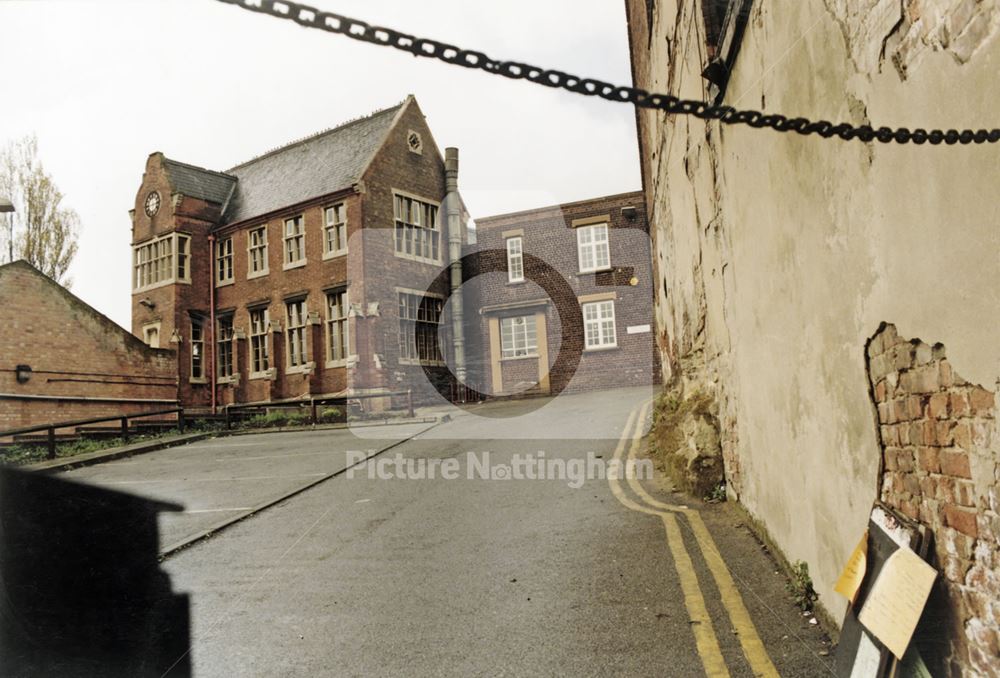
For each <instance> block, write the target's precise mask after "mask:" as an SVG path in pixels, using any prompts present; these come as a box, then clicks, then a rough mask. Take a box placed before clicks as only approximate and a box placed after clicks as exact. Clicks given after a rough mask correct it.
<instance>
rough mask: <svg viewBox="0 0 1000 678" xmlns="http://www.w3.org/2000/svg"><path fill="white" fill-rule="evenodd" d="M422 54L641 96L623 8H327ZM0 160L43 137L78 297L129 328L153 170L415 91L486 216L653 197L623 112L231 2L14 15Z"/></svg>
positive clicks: (288, 133)
mask: <svg viewBox="0 0 1000 678" xmlns="http://www.w3.org/2000/svg"><path fill="white" fill-rule="evenodd" d="M311 4H313V5H314V6H317V7H320V8H321V9H328V10H331V11H335V12H338V13H340V14H345V15H347V16H353V17H357V18H360V19H364V20H366V21H369V22H371V23H380V24H384V25H387V26H391V27H394V28H398V29H400V30H403V31H407V32H410V33H413V34H416V35H419V36H422V37H432V38H436V39H440V40H443V41H447V42H451V43H452V44H456V45H459V46H462V47H468V48H476V49H480V50H482V51H485V52H486V53H488V54H490V55H491V56H494V57H496V58H504V59H511V60H517V61H526V62H530V63H536V64H537V65H541V66H548V67H554V68H559V69H562V70H566V71H569V72H572V73H574V74H578V75H581V76H587V77H594V78H600V79H605V80H609V81H612V82H615V83H622V84H628V83H629V82H630V70H629V63H628V40H627V34H626V27H625V11H624V3H623V2H622V1H621V0H507V1H506V2H486V1H485V0H420V1H419V2H417V1H415V0H315V1H314V2H312V3H311ZM0 64H3V67H2V68H0V73H2V90H0V91H2V94H0V101H2V109H0V144H6V142H7V141H9V140H11V139H14V138H17V137H20V136H23V135H25V134H30V133H35V134H37V135H38V141H39V148H40V155H41V159H42V162H43V163H44V165H45V167H46V169H47V170H48V171H49V172H50V173H51V174H52V175H53V177H54V178H55V180H56V183H57V184H58V186H59V187H60V188H61V189H62V190H63V192H64V193H65V195H66V199H65V202H66V204H67V205H68V206H70V207H73V208H74V209H76V210H77V211H78V212H79V214H80V217H81V221H82V234H81V236H80V251H79V254H78V255H77V258H76V260H75V261H74V263H73V266H72V267H71V269H70V276H71V277H72V278H73V281H74V284H73V291H74V292H75V293H76V294H78V295H79V296H80V297H82V298H83V299H84V300H85V301H87V302H88V303H90V304H91V305H93V306H95V307H96V308H97V309H98V310H100V311H102V312H103V313H105V314H107V315H109V316H110V317H111V318H112V319H114V320H115V321H117V322H118V323H120V324H122V325H123V326H125V327H130V310H129V309H130V301H129V299H130V267H129V262H130V256H131V254H130V245H129V239H130V232H129V228H130V225H129V218H128V210H129V209H130V208H131V207H132V205H133V203H134V200H135V195H136V192H137V190H138V188H139V183H140V181H141V179H142V172H143V168H144V165H145V161H146V157H147V156H148V155H149V154H150V153H152V152H153V151H162V152H163V153H165V154H166V155H167V156H168V157H171V158H175V159H177V160H181V161H184V162H189V163H192V164H195V165H200V166H203V167H208V168H211V169H217V170H225V169H227V168H229V167H232V166H233V165H236V164H238V163H239V162H242V161H244V160H248V159H250V158H251V157H254V156H256V155H260V154H261V153H263V152H265V151H267V150H269V149H271V148H274V147H277V146H281V145H284V144H286V143H288V142H289V141H292V140H294V139H297V138H300V137H303V136H306V135H309V134H312V133H314V132H317V131H320V130H323V129H326V128H329V127H333V126H336V125H338V124H340V123H342V122H344V121H346V120H349V119H352V118H355V117H358V116H362V115H366V114H368V113H370V112H371V111H373V110H375V109H378V108H385V107H388V106H391V105H393V104H396V103H397V102H399V101H401V100H402V99H403V98H404V97H405V96H406V95H407V94H410V93H412V94H414V95H416V97H417V100H418V101H419V103H420V106H421V108H422V109H423V111H424V113H425V114H426V115H427V118H428V123H429V124H430V127H431V131H432V132H433V134H434V137H435V139H436V141H437V142H438V145H439V146H440V147H441V148H444V147H445V146H457V147H459V149H460V150H461V159H462V174H461V176H460V184H461V188H462V192H463V194H464V196H465V199H466V202H467V203H468V205H469V208H470V210H471V212H472V213H473V217H476V216H478V217H483V216H488V215H491V214H496V213H500V212H508V211H512V210H519V209H526V208H530V207H538V206H542V205H546V204H552V203H557V202H567V201H572V200H580V199H584V198H590V197H597V196H600V195H606V194H611V193H617V192H621V191H629V190H638V189H639V188H640V177H639V164H638V162H639V161H638V150H637V144H636V135H635V119H634V114H633V111H632V109H631V108H630V107H629V106H627V105H622V104H612V103H608V102H605V101H603V100H599V99H589V98H585V97H580V96H576V95H572V94H568V93H561V92H558V91H555V90H550V89H548V88H543V87H539V86H536V85H531V84H529V83H526V82H516V81H509V80H506V79H504V78H499V77H495V76H488V75H486V74H484V73H481V72H475V71H469V70H466V69H463V68H459V67H456V66H449V65H447V64H444V63H440V62H434V61H431V60H428V59H416V58H414V57H412V56H409V55H406V54H404V53H402V52H399V51H396V50H390V49H386V48H381V47H375V46H372V45H367V44H364V43H359V42H356V41H353V40H348V39H346V38H343V37H340V36H335V35H332V34H328V33H324V32H321V31H316V30H308V29H305V28H301V27H299V26H297V25H295V24H293V23H292V22H288V21H279V20H277V19H273V18H270V17H267V16H262V15H257V14H253V13H250V12H247V11H245V10H241V9H239V8H236V7H231V6H228V5H225V4H222V3H220V2H217V1H216V0H23V1H21V0H0Z"/></svg>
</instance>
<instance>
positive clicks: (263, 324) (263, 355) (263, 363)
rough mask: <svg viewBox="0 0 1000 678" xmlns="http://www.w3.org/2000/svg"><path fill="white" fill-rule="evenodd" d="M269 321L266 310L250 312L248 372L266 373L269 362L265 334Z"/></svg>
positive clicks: (260, 309) (259, 309)
mask: <svg viewBox="0 0 1000 678" xmlns="http://www.w3.org/2000/svg"><path fill="white" fill-rule="evenodd" d="M269 326H270V321H269V318H268V314H267V309H266V308H258V309H254V310H252V311H250V372H251V373H253V374H261V373H263V372H267V370H268V368H269V367H270V361H269V356H268V349H267V333H268V331H269Z"/></svg>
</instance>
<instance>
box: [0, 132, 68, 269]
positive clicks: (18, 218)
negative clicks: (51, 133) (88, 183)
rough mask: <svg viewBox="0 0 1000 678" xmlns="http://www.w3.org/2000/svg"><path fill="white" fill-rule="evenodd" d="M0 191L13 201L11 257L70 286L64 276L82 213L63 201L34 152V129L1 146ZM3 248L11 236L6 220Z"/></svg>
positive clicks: (36, 148) (36, 147)
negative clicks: (12, 252)
mask: <svg viewBox="0 0 1000 678" xmlns="http://www.w3.org/2000/svg"><path fill="white" fill-rule="evenodd" d="M0 195H2V196H4V197H7V198H9V199H10V201H11V202H12V203H14V208H15V210H16V211H15V212H14V214H13V215H8V216H13V219H14V258H15V259H18V258H20V259H25V260H27V261H28V262H29V263H31V264H32V265H33V266H35V267H36V268H37V269H39V270H40V271H42V272H43V273H45V274H46V275H47V276H49V277H50V278H52V279H54V280H56V281H57V282H60V283H62V284H63V285H66V286H67V287H69V286H70V285H71V284H72V281H71V280H69V279H68V278H67V277H66V272H67V271H68V270H69V266H70V263H71V262H72V261H73V257H75V256H76V251H77V239H78V237H79V231H80V217H79V215H78V214H77V213H76V211H75V210H73V209H71V208H69V207H63V206H62V200H63V194H62V192H61V191H60V190H59V188H58V187H57V186H56V184H55V182H54V181H53V180H52V177H51V176H50V175H49V174H48V173H47V172H46V171H45V169H44V168H43V167H42V163H41V160H39V158H38V139H37V138H36V137H35V136H34V135H32V136H27V137H24V138H22V139H18V140H17V141H12V142H10V143H8V144H7V146H6V147H4V149H3V150H2V151H0ZM2 225H3V226H4V228H3V229H0V230H2V231H3V234H2V240H0V242H2V243H3V246H4V247H3V250H4V251H6V249H7V247H8V242H9V233H8V231H7V228H6V226H7V224H2Z"/></svg>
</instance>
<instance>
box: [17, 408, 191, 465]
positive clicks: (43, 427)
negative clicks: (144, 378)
mask: <svg viewBox="0 0 1000 678" xmlns="http://www.w3.org/2000/svg"><path fill="white" fill-rule="evenodd" d="M168 414H176V415H177V430H178V431H179V432H181V433H183V432H184V408H183V407H174V408H171V409H169V410H157V411H155V412H141V413H138V414H116V415H113V416H110V417H94V418H92V419H77V420H74V421H62V422H54V423H48V424H40V425H38V426H25V427H23V428H13V429H9V430H7V431H0V438H6V437H8V436H10V437H13V436H20V435H27V434H29V433H38V432H41V431H44V432H46V434H47V437H46V441H45V444H46V446H47V447H48V458H49V459H55V458H56V430H58V429H61V428H75V427H77V426H90V425H91V424H103V423H105V422H108V421H118V422H121V433H122V439H124V440H125V442H128V439H129V435H130V434H129V425H128V423H129V420H130V419H142V418H144V417H162V416H165V415H168Z"/></svg>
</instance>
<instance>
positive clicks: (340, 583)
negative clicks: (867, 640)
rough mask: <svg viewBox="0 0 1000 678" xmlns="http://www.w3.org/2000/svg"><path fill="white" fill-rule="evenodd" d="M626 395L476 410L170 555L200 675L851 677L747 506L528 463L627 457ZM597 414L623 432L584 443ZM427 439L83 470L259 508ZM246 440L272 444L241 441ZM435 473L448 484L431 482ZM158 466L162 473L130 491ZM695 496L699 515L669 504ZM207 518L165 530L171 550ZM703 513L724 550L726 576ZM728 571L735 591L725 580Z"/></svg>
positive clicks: (260, 447) (91, 476)
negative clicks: (837, 665)
mask: <svg viewBox="0 0 1000 678" xmlns="http://www.w3.org/2000/svg"><path fill="white" fill-rule="evenodd" d="M612 395H614V397H609V394H608V393H595V394H582V395H573V396H561V397H560V398H558V399H556V400H555V401H553V402H552V403H551V404H550V406H548V407H547V408H546V409H547V411H548V412H549V415H547V416H545V417H535V418H534V419H533V420H532V421H530V422H528V421H526V420H524V419H523V418H522V417H520V416H519V415H523V414H524V413H526V412H527V411H528V410H532V409H534V408H535V407H536V405H533V404H531V403H529V402H527V401H520V402H507V403H491V404H489V405H484V406H480V407H481V408H483V409H475V408H473V409H472V410H471V412H469V413H463V414H461V415H459V416H456V417H455V419H454V420H453V421H450V422H447V423H444V424H440V425H438V426H437V427H434V428H432V429H430V430H428V431H426V432H424V433H422V434H418V435H416V436H415V437H413V438H412V439H410V440H406V441H405V442H402V443H401V444H399V445H398V446H396V447H394V448H392V449H390V450H388V451H386V452H384V453H383V454H382V455H380V456H378V457H377V458H375V459H373V460H371V461H368V462H367V463H366V464H363V465H362V466H360V467H359V468H357V469H356V470H355V471H350V472H347V473H344V474H341V475H339V476H337V477H333V478H330V479H329V480H327V481H325V482H322V483H321V484H319V485H316V486H315V487H313V488H312V489H309V490H308V491H305V492H303V493H301V494H298V495H296V496H295V497H293V498H291V499H288V500H287V501H284V502H281V503H279V504H277V505H275V506H273V507H271V508H268V509H267V510H265V511H262V512H260V513H257V514H256V515H253V516H252V517H250V518H248V519H247V520H244V521H242V522H239V523H237V524H236V525H234V526H232V527H230V528H229V529H227V530H225V531H223V532H221V533H218V534H216V535H214V536H213V537H212V538H210V539H208V540H205V541H200V542H198V543H196V544H194V545H192V546H190V547H189V548H187V549H185V550H183V551H180V552H178V553H177V554H175V555H173V556H171V557H170V558H169V559H167V560H166V561H165V562H164V563H163V567H164V569H165V570H166V571H167V572H168V573H169V574H170V576H171V579H172V583H173V587H174V589H175V590H178V591H184V592H187V593H189V594H190V596H191V600H192V610H191V613H192V638H191V650H190V652H191V659H192V663H193V666H194V670H195V674H194V675H195V676H198V677H207V676H220V677H221V676H226V677H229V676H376V675H377V676H536V675H537V676H551V675H578V676H604V675H630V676H632V675H634V676H702V675H706V674H707V675H713V676H715V675H731V676H754V675H782V676H810V677H812V676H822V675H832V673H831V671H830V666H831V665H832V658H831V657H828V656H821V655H820V652H826V651H827V650H828V645H827V644H824V642H823V640H822V633H821V632H820V631H819V629H818V628H817V627H816V626H813V625H810V624H809V623H808V621H809V620H808V619H807V618H804V617H803V616H802V614H801V613H800V612H799V611H798V610H797V609H796V608H795V607H794V606H793V605H792V604H791V602H790V600H789V599H788V596H787V594H786V592H785V588H784V585H785V580H784V578H783V577H782V576H781V575H779V574H778V573H777V571H776V567H775V566H774V564H773V563H772V562H771V560H770V559H769V558H768V557H767V556H766V554H764V553H763V552H762V550H761V547H760V546H759V545H758V544H757V542H756V541H755V540H754V539H753V538H752V537H751V536H750V535H749V534H748V533H747V531H746V530H745V529H743V528H740V527H738V525H737V524H738V522H739V520H740V518H739V517H738V515H737V514H736V513H735V512H734V511H733V510H732V507H727V506H726V505H712V506H708V505H701V504H699V503H697V502H694V503H692V501H691V500H690V499H686V500H685V499H683V498H679V497H673V496H670V495H669V494H667V493H664V492H663V490H662V486H661V485H660V484H659V483H657V482H655V481H653V482H647V483H644V484H643V485H642V487H641V488H640V489H641V490H642V491H643V492H646V493H647V494H646V498H643V496H642V494H641V493H637V492H636V489H635V487H634V486H630V484H629V483H626V482H624V481H621V482H618V481H614V482H610V483H609V481H608V480H607V479H605V478H603V477H593V478H590V479H586V480H582V482H581V483H580V486H577V485H578V483H576V482H573V480H572V478H558V477H557V478H554V479H552V478H550V479H534V480H531V479H520V480H518V479H511V478H510V477H509V476H510V475H512V474H514V473H515V471H514V469H513V468H509V467H510V466H511V462H514V461H515V459H514V455H521V457H522V459H523V458H525V457H526V456H527V455H531V456H532V458H533V459H534V460H535V461H537V460H538V459H540V458H541V453H542V452H544V458H545V459H546V460H558V461H557V462H556V464H557V466H558V463H559V462H563V463H568V465H567V466H566V468H569V466H571V465H572V464H578V465H581V466H582V465H585V464H586V463H587V462H588V460H590V462H591V463H592V464H593V465H594V467H595V468H596V467H597V466H598V465H599V464H600V463H606V462H610V461H611V460H612V459H613V458H615V457H616V454H617V455H618V456H619V457H621V458H624V457H625V456H627V454H628V452H629V450H630V449H631V448H632V444H631V443H632V441H633V439H635V438H636V437H637V436H638V435H639V434H641V427H639V429H640V430H639V431H638V432H637V430H636V427H635V426H634V423H635V422H637V421H639V418H640V417H641V415H642V411H641V408H640V407H639V406H640V405H641V401H642V400H644V399H645V394H643V393H642V392H641V391H639V390H633V391H628V390H626V391H620V392H617V393H615V394H612ZM486 408H488V410H487V409H486ZM486 414H488V415H489V416H482V415H486ZM581 418H585V419H586V420H587V422H588V429H589V430H597V431H604V432H606V433H605V434H604V436H605V437H597V438H592V439H582V438H580V437H578V436H577V435H576V434H575V432H576V431H577V430H578V428H579V427H578V426H575V425H574V422H575V421H579V420H580V419H581ZM529 419H530V417H529ZM512 431H513V432H516V436H517V437H512V436H513V435H514V434H512V433H511V432H512ZM415 432H416V431H407V432H406V433H405V434H404V432H403V431H402V429H400V433H399V434H398V436H397V437H395V438H394V439H393V440H391V441H390V440H382V441H372V440H360V439H356V438H355V439H351V433H349V432H346V431H344V432H334V433H332V432H311V433H283V434H273V435H261V436H244V437H238V438H227V439H221V440H219V441H214V442H206V443H199V444H198V445H197V446H196V445H192V446H189V447H187V448H182V449H181V450H175V451H164V452H162V453H153V454H149V455H143V456H141V457H136V458H134V459H132V460H129V461H128V462H114V463H111V464H104V465H101V466H95V467H90V468H89V469H81V470H80V471H77V472H73V474H74V475H76V476H78V477H80V476H86V477H87V480H88V481H89V482H97V483H101V484H111V485H114V486H115V487H116V488H117V489H127V490H128V491H132V492H138V493H143V494H147V495H148V496H155V497H156V498H159V499H168V500H171V501H179V502H180V503H184V504H185V505H196V506H198V507H202V508H209V509H211V508H213V507H214V508H240V506H233V504H240V505H241V506H243V505H247V504H249V503H250V502H251V501H254V500H256V499H258V498H261V497H266V496H269V495H272V494H274V493H275V492H280V491H282V490H283V489H285V488H287V487H289V486H291V484H294V483H296V482H302V481H303V480H305V481H308V480H309V479H308V477H306V476H308V475H309V474H314V473H329V472H330V471H331V470H332V469H335V468H338V467H343V465H344V464H345V463H346V462H347V451H348V450H352V449H356V450H363V449H366V448H372V447H376V446H385V445H387V444H392V443H394V442H398V441H399V440H401V439H403V438H405V437H406V436H407V435H410V434H412V433H415ZM235 443H241V444H253V446H252V447H224V445H225V444H230V445H233V444H235ZM199 446H200V449H199ZM636 447H637V448H638V446H636ZM469 452H476V453H477V454H476V455H475V456H474V457H471V458H470V457H469V456H468V455H467V453H469ZM484 452H489V453H490V454H489V457H488V458H487V457H485V455H484V454H483V453H484ZM397 454H399V455H400V457H399V461H398V462H397V457H396V455H397ZM157 455H158V456H157ZM171 455H180V456H176V457H172V456H171ZM172 459H173V461H171V460H172ZM570 460H579V461H576V462H570ZM595 460H596V461H595ZM407 463H409V465H410V466H409V467H408V466H407ZM202 464H204V465H205V467H204V468H203V467H202ZM421 464H422V466H421ZM470 465H471V466H472V467H473V469H472V472H471V477H470V470H469V468H470ZM432 467H433V468H434V469H435V478H434V479H428V478H423V479H419V478H416V477H414V476H415V475H419V474H420V470H421V469H423V470H424V473H425V474H426V473H428V472H429V471H428V469H430V468H432ZM446 467H447V468H449V469H457V470H456V471H455V475H456V476H457V477H456V478H455V479H446V478H442V477H441V475H442V471H443V470H444V469H445V468H446ZM504 467H508V468H507V470H506V471H504V470H503V468H504ZM156 469H159V472H160V473H161V474H162V476H158V475H156V473H157V471H156ZM484 469H485V470H484ZM380 470H381V471H383V472H384V473H383V475H384V476H386V477H379V473H378V472H379V471H380ZM399 470H401V471H403V473H397V471H399ZM521 470H522V471H523V472H527V467H524V468H522V469H521ZM407 471H409V473H408V474H407V473H406V472H407ZM484 474H485V475H486V478H483V477H480V476H482V475H484ZM266 475H270V476H271V478H270V479H269V480H266V481H265V480H249V479H250V478H259V477H262V476H266ZM407 475H408V477H400V476H407ZM279 476H280V478H279ZM490 476H492V477H493V479H490ZM235 478H244V480H233V479H235ZM216 479H218V482H215V480H216ZM137 480H149V481H150V482H148V483H138V482H130V483H122V481H137ZM650 501H652V502H657V501H658V502H661V505H660V506H659V507H658V506H657V505H655V504H651V503H650ZM682 502H686V503H684V504H683V505H684V506H689V507H690V510H688V511H687V512H685V509H680V508H670V509H662V506H669V507H678V506H681V505H682ZM189 508H190V506H189ZM668 513H669V516H668V517H664V514H668ZM694 513H696V514H697V515H694ZM185 515H188V517H187V518H185V517H184V516H185ZM202 515H205V514H181V515H180V517H174V520H175V521H177V522H174V523H170V522H165V525H164V527H165V529H166V530H167V531H168V533H169V539H167V538H165V539H164V543H166V542H167V541H169V540H170V539H175V538H177V537H178V536H182V535H183V534H186V533H192V531H193V530H195V529H196V528H198V527H200V526H201V525H202V523H201V522H199V521H200V520H201V518H195V516H202ZM215 517H216V518H218V516H215ZM169 520H171V519H170V518H168V519H167V521H169ZM699 522H700V523H701V524H703V525H704V526H705V529H706V533H705V534H708V535H709V536H708V540H709V542H711V543H712V544H714V545H717V548H718V554H719V555H720V556H721V558H720V559H718V561H717V562H715V563H714V569H713V567H710V565H711V563H710V562H709V561H710V557H709V558H708V559H707V558H706V553H708V554H709V556H710V555H711V549H706V546H705V544H706V542H705V541H704V539H705V534H702V535H701V536H699V534H698V531H697V529H696V528H697V523H699ZM671 524H673V525H674V526H675V530H674V532H671V528H670V525H671ZM665 527H666V530H665ZM720 563H721V568H722V569H721V570H720V569H719V566H720ZM723 571H724V572H723ZM726 577H729V579H728V580H727V579H726ZM726 581H730V582H732V583H733V585H734V587H735V591H736V592H737V593H736V596H735V599H734V597H733V595H731V593H732V592H729V594H727V595H722V594H721V593H720V591H724V592H725V591H727V589H726ZM734 600H736V602H734ZM741 606H742V609H743V611H744V614H743V616H742V617H741V613H740V612H739V609H738V608H740V607H741ZM753 638H759V640H760V643H759V647H756V649H754V647H755V646H754V643H753V642H748V639H750V640H751V641H752V639H753ZM748 648H749V649H748ZM166 675H168V676H169V675H170V673H169V672H168V673H167V674H166Z"/></svg>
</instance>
